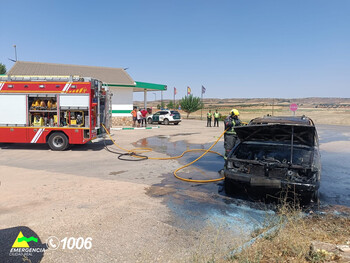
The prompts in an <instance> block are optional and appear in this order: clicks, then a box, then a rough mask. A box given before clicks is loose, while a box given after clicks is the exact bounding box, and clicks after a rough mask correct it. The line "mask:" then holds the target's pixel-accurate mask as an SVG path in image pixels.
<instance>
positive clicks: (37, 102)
mask: <svg viewBox="0 0 350 263" xmlns="http://www.w3.org/2000/svg"><path fill="white" fill-rule="evenodd" d="M40 103H41V100H39V99H37V100H36V101H35V103H34V107H40Z"/></svg>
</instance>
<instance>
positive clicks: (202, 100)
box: [201, 90, 203, 120]
mask: <svg viewBox="0 0 350 263" xmlns="http://www.w3.org/2000/svg"><path fill="white" fill-rule="evenodd" d="M201 103H202V104H203V90H202V91H201ZM201 120H203V107H201Z"/></svg>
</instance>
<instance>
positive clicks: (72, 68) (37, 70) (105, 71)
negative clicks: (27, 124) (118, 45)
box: [7, 61, 167, 127]
mask: <svg viewBox="0 0 350 263" xmlns="http://www.w3.org/2000/svg"><path fill="white" fill-rule="evenodd" d="M7 74H8V75H26V76H45V75H49V76H55V75H57V76H72V75H74V76H81V77H91V78H95V79H98V80H101V81H102V82H103V85H105V86H108V87H109V89H110V91H111V92H112V94H113V95H112V126H114V127H116V126H131V124H132V118H131V114H130V113H131V111H132V110H133V93H134V92H143V93H144V108H147V91H163V90H166V89H167V86H166V85H162V84H154V83H147V82H139V81H134V80H133V79H132V78H131V77H130V75H129V74H128V73H127V72H126V71H125V70H124V69H122V68H109V67H94V66H78V65H66V64H54V63H40V62H27V61H17V62H16V63H15V64H14V65H13V67H12V68H11V69H10V71H9V72H8V73H7Z"/></svg>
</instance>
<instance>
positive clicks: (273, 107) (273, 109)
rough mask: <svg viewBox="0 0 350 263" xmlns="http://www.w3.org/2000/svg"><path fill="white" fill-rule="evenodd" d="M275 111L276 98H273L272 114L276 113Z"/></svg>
mask: <svg viewBox="0 0 350 263" xmlns="http://www.w3.org/2000/svg"><path fill="white" fill-rule="evenodd" d="M274 111H275V99H274V98H273V99H272V116H273V115H274Z"/></svg>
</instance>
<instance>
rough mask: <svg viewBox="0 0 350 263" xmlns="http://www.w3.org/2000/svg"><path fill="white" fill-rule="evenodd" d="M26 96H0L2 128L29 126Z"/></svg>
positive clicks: (0, 124)
mask: <svg viewBox="0 0 350 263" xmlns="http://www.w3.org/2000/svg"><path fill="white" fill-rule="evenodd" d="M26 104H27V98H26V95H19V94H2V95H1V96H0V126H25V125H26V124H27V109H26Z"/></svg>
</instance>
